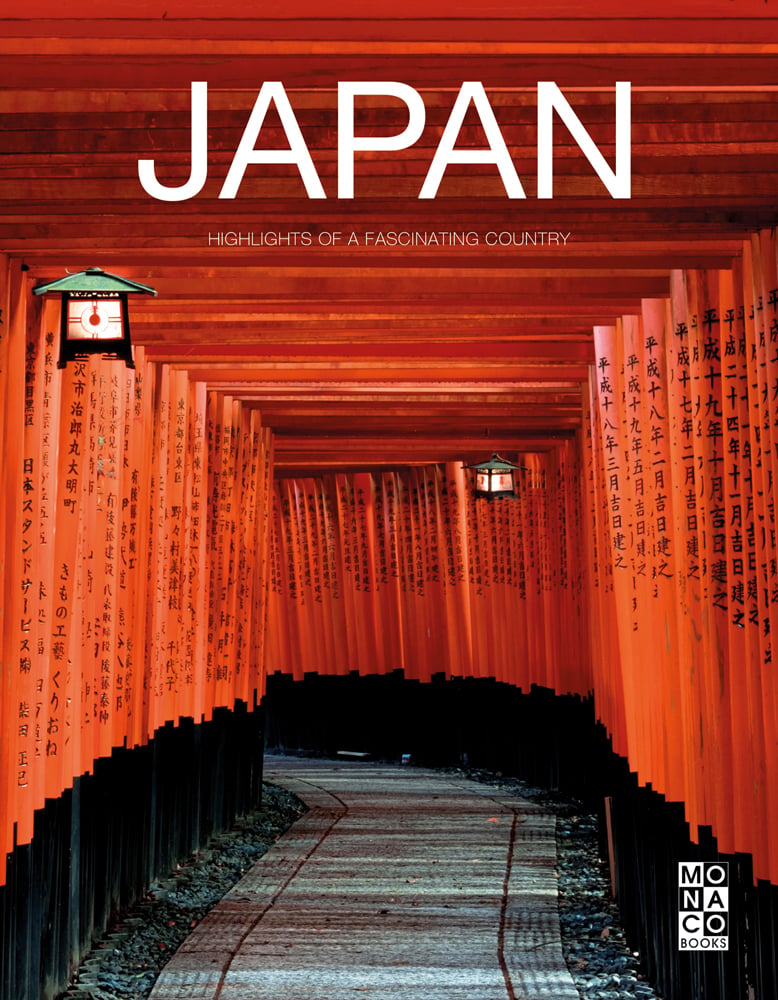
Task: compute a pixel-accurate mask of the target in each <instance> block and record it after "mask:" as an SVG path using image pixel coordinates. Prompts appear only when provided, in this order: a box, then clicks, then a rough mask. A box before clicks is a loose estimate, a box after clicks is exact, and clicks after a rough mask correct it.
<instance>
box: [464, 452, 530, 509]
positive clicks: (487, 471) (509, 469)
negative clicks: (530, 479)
mask: <svg viewBox="0 0 778 1000" xmlns="http://www.w3.org/2000/svg"><path fill="white" fill-rule="evenodd" d="M464 468H466V469H472V470H473V471H474V472H475V482H476V486H475V488H474V490H473V496H474V497H475V498H476V499H483V500H500V499H513V500H515V499H517V494H516V479H515V477H514V471H517V470H522V471H529V470H525V467H524V466H523V465H514V464H513V462H508V461H506V460H505V459H504V458H501V457H500V456H499V455H498V454H497V452H496V451H495V452H494V453H493V454H492V457H491V458H490V459H487V461H485V462H476V463H475V464H474V465H465V466H464ZM506 473H509V474H510V483H511V485H510V489H506V488H503V487H502V486H500V487H499V488H498V483H499V479H498V477H500V478H501V477H504V476H505V475H506ZM484 476H485V477H486V484H487V486H486V488H479V486H478V481H479V477H481V478H482V477H484ZM493 483H494V487H495V488H494V489H492V488H491V487H492V485H493Z"/></svg>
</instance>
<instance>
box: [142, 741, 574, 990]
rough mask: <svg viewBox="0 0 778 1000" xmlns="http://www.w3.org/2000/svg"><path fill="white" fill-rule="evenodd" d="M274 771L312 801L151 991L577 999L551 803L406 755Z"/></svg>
mask: <svg viewBox="0 0 778 1000" xmlns="http://www.w3.org/2000/svg"><path fill="white" fill-rule="evenodd" d="M265 780H267V781H270V782H273V783H274V784H278V785H283V786H285V787H286V788H289V789H290V790H292V791H294V792H295V793H296V794H297V795H299V796H300V798H302V799H303V800H304V801H305V802H306V804H307V805H308V806H309V812H308V813H306V815H305V816H304V817H303V818H302V819H300V820H298V822H297V823H295V824H294V826H292V827H291V829H290V830H288V831H287V833H286V834H284V836H283V837H282V838H281V839H280V840H279V841H278V843H277V844H276V845H275V846H274V847H273V848H272V849H271V850H270V851H269V852H268V853H267V854H266V855H265V856H264V857H263V858H262V859H261V860H260V861H258V862H257V863H256V864H255V865H254V867H253V868H252V869H251V870H250V871H249V872H248V873H247V874H246V876H245V877H244V878H243V879H242V880H241V881H240V882H239V883H238V884H237V885H235V886H234V887H233V889H232V890H231V891H230V892H228V893H227V895H226V896H224V898H223V899H222V900H221V902H220V903H218V904H217V905H216V907H214V909H213V910H211V912H210V913H209V914H208V915H207V916H206V918H205V919H204V920H203V921H202V922H201V923H200V924H199V925H198V926H197V927H196V928H195V930H194V931H193V932H192V934H191V935H190V937H189V938H187V940H186V941H185V942H184V944H183V945H182V946H181V947H180V948H179V950H178V951H177V952H176V954H175V955H174V956H173V958H172V959H171V961H170V962H169V963H168V965H167V966H166V967H165V969H164V970H163V971H162V973H161V975H160V977H159V979H158V980H157V983H156V986H155V987H154V990H153V991H152V993H151V1000H357V998H358V997H359V996H360V995H365V996H366V997H368V998H369V1000H506V998H507V1000H541V998H552V1000H578V996H579V994H578V992H577V990H576V989H575V986H574V985H573V982H572V979H571V978H570V975H569V973H568V971H567V967H566V966H565V962H564V959H563V958H562V951H561V945H560V936H559V921H558V912H557V878H556V871H555V866H556V843H555V837H554V824H555V820H554V817H553V816H551V815H549V814H547V813H545V812H543V810H542V807H540V806H538V805H536V804H534V803H532V802H528V801H526V800H525V799H520V798H516V797H513V796H511V795H510V794H509V793H503V792H501V791H499V790H497V789H493V788H489V787H485V786H482V785H479V784H476V783H475V782H471V781H468V780H467V779H464V778H460V777H453V776H447V775H441V774H439V773H436V772H432V771H426V770H421V769H417V768H413V767H402V766H400V765H397V766H391V765H376V764H372V763H365V762H351V761H343V762H341V761H325V760H322V761H318V760H305V759H301V758H293V757H291V758H288V757H268V758H267V759H266V763H265Z"/></svg>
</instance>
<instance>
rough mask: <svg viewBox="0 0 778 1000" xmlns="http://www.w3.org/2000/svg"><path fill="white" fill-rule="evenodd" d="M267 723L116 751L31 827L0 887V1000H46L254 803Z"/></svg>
mask: <svg viewBox="0 0 778 1000" xmlns="http://www.w3.org/2000/svg"><path fill="white" fill-rule="evenodd" d="M261 723H262V712H260V711H251V712H249V711H248V710H247V707H246V705H245V704H243V703H242V702H238V703H236V705H235V709H234V711H228V710H226V709H218V710H217V711H216V712H215V713H214V717H213V719H212V720H211V721H210V722H206V723H201V724H199V725H195V723H194V722H193V720H191V719H183V720H181V722H180V724H179V725H177V726H172V725H168V726H165V727H164V728H163V729H160V730H158V731H157V733H156V734H155V736H154V739H153V740H151V741H150V742H149V743H148V744H147V745H146V746H143V747H138V748H135V749H133V750H115V751H114V752H113V754H112V755H111V756H110V757H108V758H103V759H101V760H98V761H96V762H95V768H94V772H93V773H92V774H90V775H84V776H83V777H80V778H77V779H76V780H75V781H74V783H73V787H72V788H71V789H68V790H67V791H66V792H64V793H63V795H62V796H60V798H58V799H54V800H50V801H48V802H47V803H46V806H45V808H44V809H42V810H40V811H39V812H38V813H37V814H36V817H35V831H34V836H33V840H32V843H30V844H27V845H24V846H21V847H17V848H16V849H15V850H14V851H13V853H12V854H11V855H9V858H8V876H7V882H6V885H5V886H3V887H2V888H0V949H1V950H0V1000H50V998H51V997H54V996H56V995H57V994H58V993H60V992H62V991H63V990H64V989H66V987H67V984H68V981H69V979H70V976H71V974H72V971H73V969H74V968H75V967H76V966H77V965H78V963H79V961H80V959H81V958H82V957H83V956H84V955H85V954H86V953H87V952H88V951H89V950H90V947H91V943H92V940H93V939H94V938H95V937H96V936H98V935H100V934H101V933H102V932H103V931H104V930H105V929H106V928H107V927H108V926H109V923H110V921H111V920H112V919H113V918H114V917H115V916H116V915H117V914H118V913H119V912H120V911H122V910H124V909H126V908H127V907H129V906H131V905H132V904H133V903H134V902H135V901H136V900H138V899H139V898H140V897H141V896H142V894H143V893H144V892H145V891H146V888H147V887H148V885H149V884H150V883H151V882H152V881H153V880H154V879H155V878H158V877H159V876H161V875H163V874H166V873H167V872H168V871H169V870H170V869H171V868H173V867H174V866H175V864H176V863H177V862H178V861H180V860H182V859H183V858H185V857H187V856H188V855H190V854H191V853H192V852H193V851H194V850H196V849H197V848H199V847H201V846H203V845H204V844H205V842H206V841H207V840H208V838H209V836H210V835H211V834H212V833H215V832H218V831H221V830H224V829H226V828H228V827H229V826H231V825H232V823H233V821H234V819H235V818H236V816H239V815H242V814H245V813H246V812H248V811H249V810H250V809H252V808H254V807H255V806H256V805H258V804H259V802H260V798H261V793H262V755H263V734H262V724H261Z"/></svg>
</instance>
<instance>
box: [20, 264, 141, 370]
mask: <svg viewBox="0 0 778 1000" xmlns="http://www.w3.org/2000/svg"><path fill="white" fill-rule="evenodd" d="M32 291H33V294H34V295H47V294H50V293H57V294H59V295H61V297H62V312H61V319H60V336H59V359H58V360H57V368H65V367H66V365H67V363H68V361H77V360H79V359H80V358H85V357H88V356H89V355H92V354H100V355H102V356H103V357H109V358H116V359H117V360H120V361H124V363H125V365H126V366H127V367H128V368H134V367H135V362H134V360H133V357H132V341H131V340H130V317H129V309H128V304H127V296H128V295H131V294H142V295H156V294H157V292H156V289H154V288H151V287H150V286H149V285H142V284H141V283H140V282H139V281H132V280H131V279H130V278H123V277H121V276H120V275H118V274H110V273H109V272H108V271H103V269H102V268H100V267H90V268H87V270H86V271H78V272H77V273H75V274H67V275H65V277H64V278H58V279H57V280H56V281H50V282H47V283H46V284H43V285H36V286H35V288H33V290H32ZM79 302H84V303H93V305H94V314H95V316H97V312H98V303H101V302H111V303H116V304H118V307H119V316H118V317H115V318H112V321H113V319H115V320H120V321H121V331H122V332H121V336H118V337H101V336H94V337H72V336H70V335H69V324H70V323H71V322H73V319H74V317H73V316H72V315H71V304H77V303H79ZM95 325H99V324H97V323H96V324H95Z"/></svg>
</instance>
